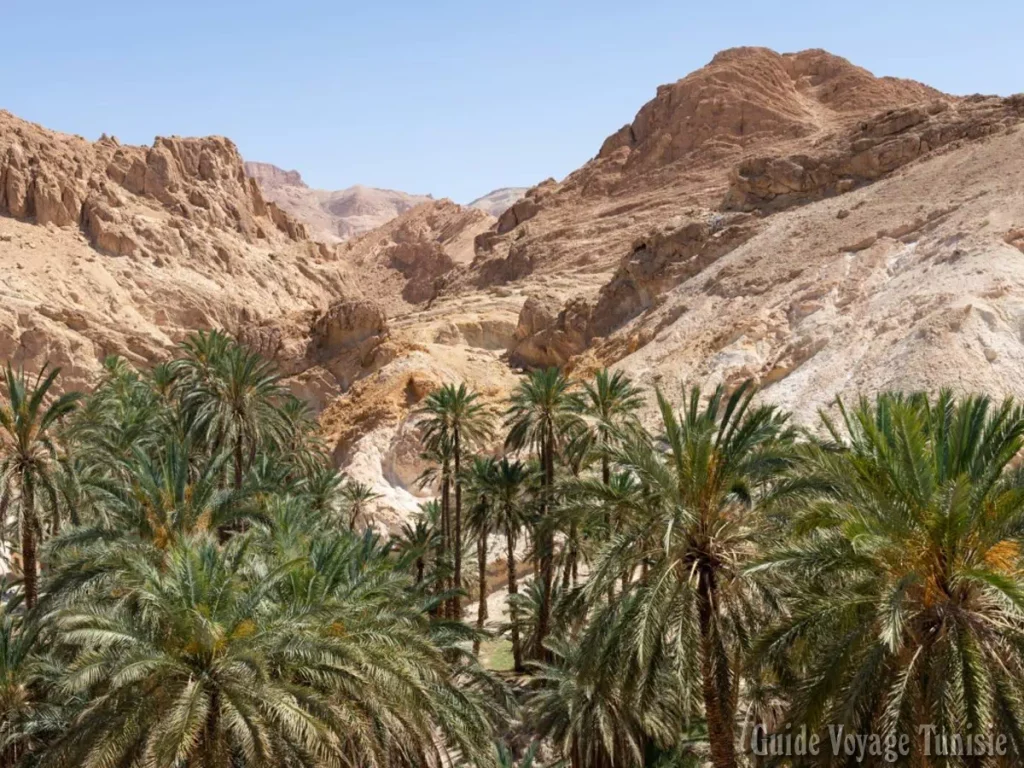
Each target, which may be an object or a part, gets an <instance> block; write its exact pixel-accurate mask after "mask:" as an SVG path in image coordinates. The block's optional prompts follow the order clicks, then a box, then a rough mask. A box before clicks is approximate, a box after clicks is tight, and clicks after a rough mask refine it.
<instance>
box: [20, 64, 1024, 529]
mask: <svg viewBox="0 0 1024 768" xmlns="http://www.w3.org/2000/svg"><path fill="white" fill-rule="evenodd" d="M1022 122H1024V96H1017V97H1009V98H1001V97H981V96H970V97H955V96H949V95H946V94H942V93H940V92H938V91H935V90H934V89H932V88H929V87H927V86H925V85H922V84H920V83H916V82H912V81H906V80H898V79H892V78H876V77H874V76H873V75H871V74H870V73H868V72H866V71H865V70H863V69H860V68H858V67H856V66H854V65H852V64H850V63H849V62H847V61H845V60H844V59H840V58H838V57H835V56H832V55H830V54H828V53H826V52H824V51H804V52H801V53H797V54H782V55H780V54H777V53H775V52H772V51H768V50H765V49H758V48H743V49H733V50H729V51H724V52H722V53H720V54H719V55H718V56H716V57H715V59H714V60H713V61H712V62H711V63H709V64H708V65H707V66H706V67H704V68H702V69H700V70H698V71H696V72H694V73H692V74H690V75H689V76H687V77H685V78H683V79H682V80H680V81H678V82H677V83H674V84H671V85H666V86H662V87H660V88H658V90H657V93H656V95H655V97H654V98H653V99H652V100H651V101H650V102H648V103H647V104H646V105H644V106H643V107H642V108H641V109H640V111H639V112H638V113H637V115H636V117H635V119H634V120H633V121H632V122H631V123H630V124H628V125H626V126H624V127H623V128H621V129H619V130H618V131H616V132H614V133H613V134H612V135H610V136H609V137H608V139H607V140H606V141H605V142H604V144H603V145H602V146H601V147H600V148H595V149H597V154H596V155H595V157H594V158H593V159H592V160H591V161H590V162H588V163H587V164H586V165H584V166H583V167H582V168H580V169H579V170H577V171H576V172H574V173H572V174H570V175H569V176H568V177H567V178H566V179H564V180H561V181H557V180H554V179H549V180H547V181H544V182H542V183H540V184H538V185H537V186H535V187H533V188H531V189H530V190H528V191H527V192H526V193H525V195H524V196H522V197H521V198H520V199H516V200H514V201H511V205H510V207H508V208H507V209H506V210H503V211H499V208H500V207H501V206H496V207H494V208H492V209H491V210H493V211H494V212H495V213H497V214H498V215H497V217H495V216H491V215H489V213H488V212H487V211H486V210H480V209H479V208H477V207H461V206H458V205H456V204H454V203H452V202H450V201H447V200H439V201H425V202H423V203H421V204H419V205H416V206H414V207H411V208H409V209H408V210H406V211H404V212H401V213H400V214H399V215H398V216H397V217H395V218H393V219H391V220H389V221H387V222H386V223H384V224H383V225H382V226H380V227H378V228H376V229H374V230H372V231H369V232H366V233H364V234H361V235H359V236H356V237H352V238H350V239H349V240H347V241H346V242H344V243H341V244H335V243H330V244H321V243H318V242H315V235H314V239H310V234H309V233H310V232H314V233H315V232H316V231H317V229H318V228H319V225H318V224H317V223H316V222H317V220H316V219H315V218H309V220H308V221H307V222H306V223H305V224H300V223H299V221H297V220H296V219H295V218H293V217H292V216H291V215H289V214H288V213H287V212H286V211H285V210H284V209H285V208H286V206H285V204H284V203H283V202H282V203H281V207H280V208H279V207H277V206H276V205H274V204H272V203H268V202H266V201H265V200H264V197H263V194H262V193H261V189H260V186H259V185H257V184H255V183H254V182H253V181H252V180H251V179H249V178H247V177H246V174H245V172H244V170H243V167H242V163H241V159H240V158H239V157H238V155H237V151H236V150H235V149H234V146H233V145H232V144H231V143H230V142H228V141H227V140H226V139H216V138H214V139H158V140H157V141H156V142H155V143H154V145H153V147H151V148H140V147H122V146H120V145H118V144H117V143H116V140H112V139H103V140H101V141H99V142H96V143H89V142H86V141H85V140H83V139H79V138H77V137H70V136H63V135H60V134H55V133H52V132H49V131H46V130H44V129H42V128H39V127H38V126H32V125H29V124H27V123H24V122H22V121H18V120H17V119H16V118H14V117H12V116H10V115H7V114H2V116H0V211H2V212H3V213H5V214H7V216H6V217H4V218H0V272H2V275H3V279H4V286H5V287H4V291H5V302H4V304H3V305H0V358H3V357H12V358H14V359H15V360H16V361H18V362H21V361H24V362H25V363H26V364H28V365H38V364H41V362H42V361H44V360H47V359H49V360H51V361H53V362H56V363H59V364H62V365H64V366H65V367H66V368H67V369H69V370H70V371H71V372H72V376H71V381H72V382H73V383H75V384H79V383H82V384H84V383H87V382H88V380H89V377H90V376H91V375H92V373H93V372H94V371H95V370H96V367H97V366H98V361H99V360H100V359H101V358H102V356H103V355H104V354H109V353H112V352H117V353H120V354H125V355H127V356H129V357H130V359H132V360H135V361H137V362H139V363H142V364H144V363H145V362H146V361H148V360H151V359H154V355H156V354H157V353H158V352H160V351H162V350H164V349H166V348H167V346H168V345H170V344H172V343H173V342H174V341H175V340H176V339H178V338H180V337H181V335H182V334H183V333H185V332H186V331H187V330H188V329H191V328H199V327H208V326H214V325H218V326H223V327H226V328H228V329H229V330H232V331H234V332H236V333H238V334H239V335H241V336H242V337H243V338H245V339H246V340H248V341H249V342H250V343H252V344H254V345H256V346H258V347H259V348H261V349H262V350H264V351H265V352H266V353H267V354H268V355H271V356H274V357H275V358H276V359H277V360H278V361H279V362H280V363H281V365H282V367H283V369H284V371H285V373H286V374H287V376H288V381H289V383H290V385H291V386H292V388H293V389H294V390H295V391H296V392H299V393H300V394H303V395H305V396H307V397H309V398H310V399H311V400H312V401H313V402H314V403H315V404H316V405H317V406H318V407H320V408H321V409H322V425H323V429H324V434H325V436H326V437H327V439H328V441H329V443H330V445H331V447H332V449H333V450H334V455H335V457H336V459H337V461H338V463H339V465H341V466H344V467H346V468H347V469H348V471H349V472H351V473H352V474H353V475H354V476H357V477H359V478H360V479H362V480H364V481H368V482H371V483H373V484H374V485H375V487H376V488H377V489H378V490H379V491H380V492H382V493H383V494H384V495H385V496H384V499H383V502H382V510H380V511H379V513H378V517H377V519H378V521H379V522H382V523H386V524H393V523H394V522H395V521H397V520H398V519H399V518H400V516H401V514H403V510H408V509H412V508H414V507H415V504H416V501H417V494H418V493H421V492H420V491H418V490H417V489H416V488H415V487H414V484H413V482H412V481H413V479H414V478H415V476H416V475H417V474H418V471H419V469H420V465H419V460H418V458H417V448H416V436H415V424H414V423H413V422H412V419H411V417H410V414H411V413H412V411H413V410H414V408H415V406H416V404H417V403H418V402H419V401H420V400H421V399H422V398H423V397H424V396H425V394H426V393H427V392H429V391H430V390H431V388H432V387H434V386H436V385H437V384H438V383H439V382H441V381H447V380H462V379H464V380H466V381H467V382H468V383H469V384H471V385H473V386H475V387H477V388H479V389H481V390H482V391H484V392H485V394H486V396H487V397H488V398H490V399H493V400H498V399H500V398H501V397H502V396H503V395H504V394H505V393H506V392H507V391H508V390H509V389H510V388H511V387H513V386H514V384H515V381H516V377H517V375H518V373H519V371H521V370H522V369H524V368H531V367H537V366H547V365H559V366H563V367H565V368H566V369H567V370H569V371H571V372H573V373H576V374H580V375H586V374H588V373H589V372H591V371H592V370H594V369H595V368H597V367H599V366H603V365H609V366H613V367H620V368H622V369H624V370H626V371H628V372H629V373H630V374H631V375H632V376H635V377H636V378H637V379H638V380H639V381H640V383H642V384H644V385H646V386H648V387H653V386H658V387H661V388H663V389H664V390H666V391H668V392H670V393H674V392H677V391H678V388H679V387H680V386H682V385H683V383H686V384H701V385H710V384H713V383H717V382H726V383H727V384H735V383H737V382H739V381H741V380H743V379H745V378H753V379H755V380H756V381H758V382H759V383H760V384H761V386H762V395H761V396H762V397H763V398H765V399H767V400H770V401H773V402H777V403H780V404H782V405H784V406H786V407H787V408H791V409H793V410H794V411H795V413H796V415H797V418H798V419H800V420H801V421H802V422H803V423H814V420H815V418H816V412H817V410H818V409H819V408H828V407H830V405H831V404H832V403H833V401H834V398H835V396H836V395H843V396H847V397H849V396H853V395H854V394H856V393H858V392H871V391H876V390H879V389H885V388H893V387H898V388H905V389H918V388H925V389H935V388H938V387H940V386H952V387H954V388H956V389H958V390H960V391H974V390H984V391H986V392H989V393H991V394H994V395H1001V394H1004V393H1014V394H1017V395H1024V384H1022V383H1021V381H1022V380H1021V377H1020V375H1019V372H1020V370H1021V368H1022V365H1024V130H1022V128H1021V123H1022ZM250 173H256V171H253V169H252V168H251V167H250ZM259 173H260V174H261V175H260V178H261V182H260V183H261V184H262V185H263V188H264V190H266V189H267V186H268V185H278V186H279V187H282V188H283V187H292V188H301V187H299V184H301V180H300V179H299V178H298V177H297V174H295V175H292V174H291V173H290V172H281V171H278V170H277V169H273V170H269V169H266V168H264V169H263V170H261V171H259ZM267 196H268V197H270V196H271V195H270V193H269V192H267ZM489 197H490V196H489ZM300 215H301V213H300Z"/></svg>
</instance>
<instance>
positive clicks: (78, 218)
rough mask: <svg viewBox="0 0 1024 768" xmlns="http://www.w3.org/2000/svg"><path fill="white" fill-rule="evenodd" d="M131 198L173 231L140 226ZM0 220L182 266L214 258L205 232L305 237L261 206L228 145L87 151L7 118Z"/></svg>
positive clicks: (177, 141)
mask: <svg viewBox="0 0 1024 768" xmlns="http://www.w3.org/2000/svg"><path fill="white" fill-rule="evenodd" d="M129 198H134V199H138V198H142V199H144V200H145V201H147V203H148V205H149V206H151V207H152V208H153V209H154V210H155V211H157V212H160V213H162V214H164V215H169V216H170V217H171V219H170V220H169V221H170V222H171V226H161V225H160V224H158V223H156V222H153V221H150V220H146V219H143V218H141V217H140V216H139V215H138V211H137V210H136V209H134V208H131V206H130V205H129ZM132 202H134V200H133V201H132ZM130 208H131V209H130ZM0 212H4V213H8V214H10V215H11V216H14V217H15V218H19V219H32V220H34V221H35V222H36V223H38V224H43V225H45V224H51V223H52V224H54V225H55V226H58V227H78V226H81V228H82V231H84V232H85V233H86V235H87V236H88V237H89V240H90V242H92V243H93V244H94V245H95V246H96V247H98V248H101V249H103V250H105V251H108V252H110V253H112V254H114V255H118V256H131V255H138V256H147V255H166V256H172V257H179V258H180V257H183V256H191V255H192V254H193V253H194V252H195V251H196V250H201V249H203V250H205V249H209V251H210V253H211V255H212V256H217V246H216V245H213V246H212V247H211V246H210V243H208V242H206V241H207V240H208V239H209V238H207V237H205V236H204V235H203V234H202V233H203V232H211V231H212V232H218V233H219V232H228V233H231V234H232V235H237V236H240V237H241V238H242V239H243V240H244V241H245V242H248V243H254V242H256V241H257V240H259V239H266V238H267V235H268V229H269V228H271V227H273V228H276V229H277V230H279V231H280V232H281V233H283V234H284V235H286V236H287V237H288V238H289V239H290V240H292V241H302V240H305V239H307V233H306V230H305V227H304V226H303V225H302V224H301V223H300V222H298V221H296V220H294V219H292V218H291V217H290V216H288V215H287V214H285V213H284V212H283V211H280V210H279V209H276V208H275V207H274V206H273V205H269V206H268V205H267V204H266V202H265V201H264V200H263V197H262V195H261V194H260V190H259V187H258V186H257V185H256V184H255V183H252V182H251V181H250V180H249V179H248V178H247V177H246V176H245V174H244V172H243V169H242V159H241V157H240V156H239V154H238V149H237V148H236V147H235V145H234V144H233V143H232V142H231V141H230V140H228V139H225V138H222V137H219V136H214V137H208V138H203V139H183V138H178V137H170V138H166V137H160V138H157V139H156V141H155V142H154V143H153V146H152V147H150V148H148V149H147V148H142V147H131V146H122V145H120V144H118V143H117V142H116V140H113V139H103V140H101V141H98V142H95V143H89V142H87V141H85V140H83V139H79V138H77V137H71V136H60V135H59V134H52V133H50V132H48V131H45V130H43V129H40V128H38V127H37V126H33V125H31V124H30V123H26V122H24V121H21V120H18V119H17V118H14V117H13V116H12V115H10V114H8V113H4V112H0ZM225 239H226V238H225ZM222 247H224V248H227V249H230V248H229V246H227V245H224V246H222Z"/></svg>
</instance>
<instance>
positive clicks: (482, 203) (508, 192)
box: [469, 187, 527, 217]
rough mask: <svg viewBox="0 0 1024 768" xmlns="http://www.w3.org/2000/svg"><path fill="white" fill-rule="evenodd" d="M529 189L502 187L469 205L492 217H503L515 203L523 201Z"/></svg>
mask: <svg viewBox="0 0 1024 768" xmlns="http://www.w3.org/2000/svg"><path fill="white" fill-rule="evenodd" d="M526 190H527V187H502V188H501V189H496V190H494V191H493V192H488V193H487V194H486V195H484V196H483V197H478V198H477V199H476V200H474V201H473V202H471V203H470V204H469V207H470V208H479V209H480V210H481V211H483V212H484V213H488V214H490V215H491V216H494V217H498V216H501V214H503V213H504V212H505V211H507V210H508V209H509V208H511V207H512V206H513V205H514V204H515V203H517V202H518V201H520V200H522V199H523V196H524V195H525V194H526Z"/></svg>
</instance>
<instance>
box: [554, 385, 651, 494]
mask: <svg viewBox="0 0 1024 768" xmlns="http://www.w3.org/2000/svg"><path fill="white" fill-rule="evenodd" d="M643 402H644V399H643V393H642V391H641V390H640V389H639V388H638V387H636V386H635V385H634V384H633V382H632V380H631V379H630V378H629V377H628V376H627V375H626V374H625V373H623V372H622V371H615V372H614V373H610V372H609V371H608V369H607V368H603V369H601V370H600V371H598V372H597V374H596V375H595V377H594V380H593V381H592V382H590V381H586V382H584V383H583V388H582V391H581V392H580V393H579V394H578V396H576V397H574V399H573V401H572V406H573V409H574V411H575V412H576V413H577V414H578V416H579V419H578V421H577V422H575V423H573V425H572V426H573V429H572V439H571V441H570V445H569V452H570V454H571V455H573V456H574V458H575V459H576V461H577V462H579V463H583V462H585V461H587V460H589V459H597V460H598V461H600V464H601V479H602V480H603V481H604V482H606V483H607V482H608V481H609V479H610V477H611V467H610V460H611V450H612V448H613V447H614V446H615V445H616V444H617V443H619V442H620V441H622V440H624V439H627V438H628V437H630V436H631V435H636V434H638V433H639V432H641V431H642V427H641V425H640V420H639V418H638V416H637V412H638V411H639V409H640V407H641V406H642V405H643Z"/></svg>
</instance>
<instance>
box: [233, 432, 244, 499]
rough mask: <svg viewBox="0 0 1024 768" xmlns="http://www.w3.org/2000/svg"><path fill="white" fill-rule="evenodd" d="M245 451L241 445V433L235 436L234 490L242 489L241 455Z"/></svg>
mask: <svg viewBox="0 0 1024 768" xmlns="http://www.w3.org/2000/svg"><path fill="white" fill-rule="evenodd" d="M244 454H245V451H244V447H243V445H242V435H241V434H239V435H238V437H236V438H235V490H236V491H240V490H242V457H243V456H244Z"/></svg>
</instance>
